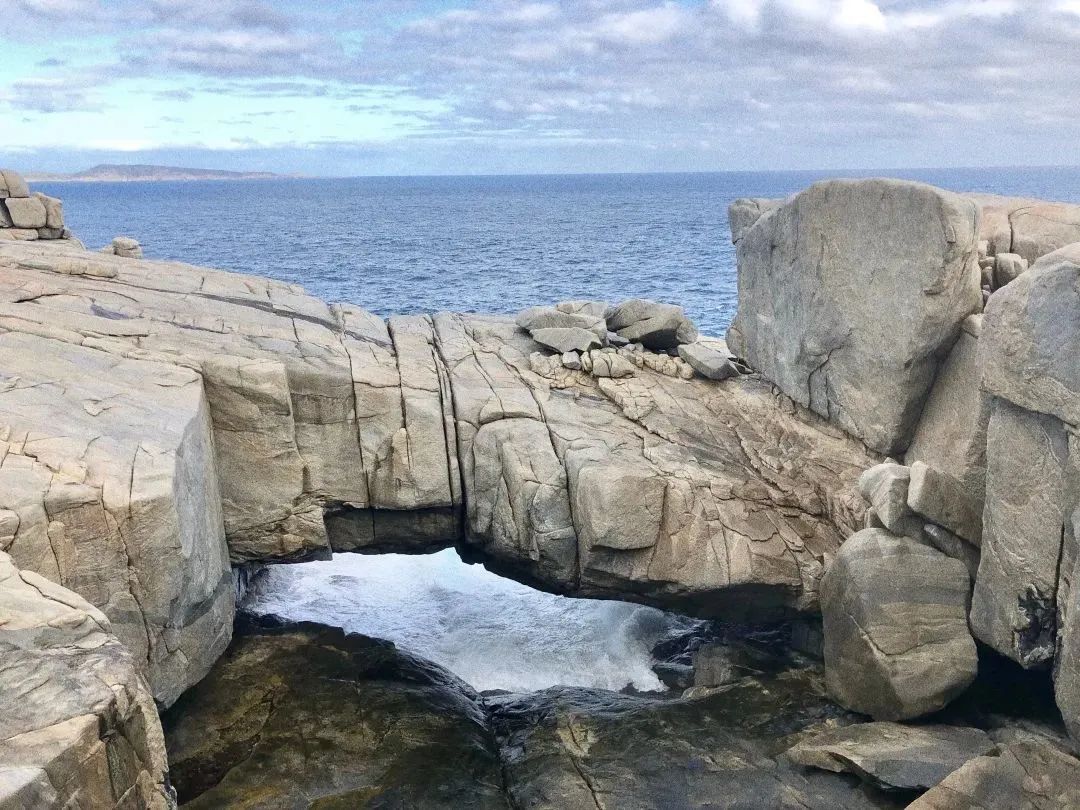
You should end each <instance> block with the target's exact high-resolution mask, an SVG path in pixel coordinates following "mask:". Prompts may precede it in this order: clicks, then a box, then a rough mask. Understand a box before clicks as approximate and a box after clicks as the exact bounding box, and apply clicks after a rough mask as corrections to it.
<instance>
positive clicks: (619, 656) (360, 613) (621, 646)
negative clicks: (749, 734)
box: [244, 549, 695, 691]
mask: <svg viewBox="0 0 1080 810" xmlns="http://www.w3.org/2000/svg"><path fill="white" fill-rule="evenodd" d="M244 606H245V608H247V609H248V610H250V611H252V612H254V613H258V614H267V613H269V614H276V615H278V616H282V617H284V618H288V619H293V620H298V621H302V620H306V621H317V622H322V623H324V624H331V625H335V626H338V627H341V628H343V629H345V630H347V631H350V632H356V633H363V634H366V635H369V636H375V637H377V638H385V639H389V640H391V641H393V642H395V643H396V644H398V645H399V646H401V647H403V648H406V649H408V650H410V651H411V652H414V653H417V654H419V655H422V656H423V657H425V658H428V659H430V660H432V661H434V662H435V663H437V664H441V665H443V666H445V667H447V668H448V669H450V670H451V671H453V672H454V673H455V674H456V675H458V676H459V677H461V678H462V679H463V680H465V681H467V682H468V683H469V684H471V685H472V686H473V687H474V688H476V689H478V690H480V691H484V690H489V689H505V690H509V691H530V690H536V689H545V688H547V687H549V686H555V685H560V684H561V685H566V686H591V687H597V688H602V689H613V690H617V689H622V688H623V687H625V686H627V685H628V684H629V685H632V686H633V687H634V688H636V689H639V690H660V689H663V688H665V687H664V686H663V685H662V684H661V683H660V681H659V680H658V679H657V677H656V675H655V674H654V673H653V672H652V670H651V669H650V665H651V656H650V651H651V649H652V648H653V646H654V645H655V644H656V643H657V642H658V641H660V640H661V639H662V638H664V637H665V636H667V635H668V634H669V633H671V632H673V631H678V630H684V629H689V628H690V627H692V626H693V625H694V624H695V622H694V621H693V620H691V619H687V618H683V617H680V616H676V615H673V614H669V613H664V612H662V611H659V610H656V609H654V608H649V607H644V606H641V605H631V604H626V603H624V602H610V601H600V600H592V599H570V598H567V597H564V596H555V595H553V594H548V593H543V592H540V591H536V590H533V589H531V588H529V587H526V586H525V585H519V584H518V583H516V582H513V581H511V580H508V579H503V578H502V577H498V576H496V575H495V574H492V573H490V572H489V571H487V570H486V569H485V568H483V567H482V566H480V565H467V564H465V563H463V562H462V561H461V560H460V559H459V558H458V556H457V553H456V552H455V551H453V549H447V550H445V551H440V552H438V553H437V554H430V555H424V556H406V555H401V554H382V555H377V556H368V555H360V554H339V555H337V556H336V557H335V558H334V559H333V560H331V561H327V562H313V563H303V564H299V565H289V566H273V567H271V568H268V569H266V570H265V571H264V572H262V573H261V574H260V575H259V576H258V577H257V578H256V580H255V582H254V583H253V586H252V588H251V590H250V591H249V592H248V596H247V599H246V600H245V603H244Z"/></svg>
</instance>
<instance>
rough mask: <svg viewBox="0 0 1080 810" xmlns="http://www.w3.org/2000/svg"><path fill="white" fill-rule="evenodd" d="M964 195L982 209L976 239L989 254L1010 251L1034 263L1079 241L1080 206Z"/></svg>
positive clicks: (993, 254)
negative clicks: (985, 246) (983, 243)
mask: <svg viewBox="0 0 1080 810" xmlns="http://www.w3.org/2000/svg"><path fill="white" fill-rule="evenodd" d="M968 196H969V197H970V198H971V199H972V200H974V201H975V202H976V203H977V204H978V205H979V207H980V208H981V210H982V222H981V225H980V227H979V239H980V240H982V241H985V242H986V244H987V253H988V254H989V255H990V256H998V257H1000V256H1002V255H1004V254H1013V255H1015V256H1019V257H1020V258H1021V259H1023V260H1025V261H1027V262H1029V263H1034V262H1035V261H1036V260H1037V259H1040V258H1042V257H1043V256H1045V255H1046V254H1048V253H1053V252H1054V251H1055V250H1058V249H1059V248H1063V247H1065V246H1066V245H1071V244H1073V243H1074V242H1080V205H1072V204H1069V203H1056V202H1046V201H1044V200H1033V199H1027V198H1023V197H1001V196H997V195H995V194H970V195H968ZM1006 261H1007V262H1008V263H1009V264H1010V265H1013V266H1015V263H1014V262H1013V261H1012V260H1006Z"/></svg>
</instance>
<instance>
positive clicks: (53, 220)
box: [34, 192, 64, 239]
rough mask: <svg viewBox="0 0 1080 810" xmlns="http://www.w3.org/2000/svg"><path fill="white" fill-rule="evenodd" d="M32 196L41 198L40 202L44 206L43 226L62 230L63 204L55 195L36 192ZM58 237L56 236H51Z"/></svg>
mask: <svg viewBox="0 0 1080 810" xmlns="http://www.w3.org/2000/svg"><path fill="white" fill-rule="evenodd" d="M34 197H35V198H36V199H38V200H41V204H42V205H44V206H45V227H46V228H48V229H50V230H54V231H63V230H64V204H63V203H62V202H61V201H60V200H58V199H56V197H50V196H48V195H47V194H42V193H41V192H37V193H35V194H34ZM52 238H53V239H58V238H59V234H57V236H54V237H52Z"/></svg>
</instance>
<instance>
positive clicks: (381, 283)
mask: <svg viewBox="0 0 1080 810" xmlns="http://www.w3.org/2000/svg"><path fill="white" fill-rule="evenodd" d="M860 174H863V175H866V174H887V175H890V176H902V177H907V178H910V179H915V180H922V181H925V182H929V183H933V184H935V185H939V186H942V187H945V188H950V189H953V190H956V191H986V192H993V193H998V194H1015V195H1024V196H1034V197H1040V198H1045V199H1057V200H1065V201H1070V202H1080V168H1067V169H1062V168H1036V169H1029V168H1024V169H927V170H904V171H895V172H876V173H866V172H863V173H857V172H832V173H827V172H742V173H705V174H651V175H572V176H507V177H398V178H353V179H333V180H326V179H282V180H269V181H209V182H208V181H203V182H167V183H86V184H83V183H41V184H35V188H36V189H39V190H42V191H45V192H46V193H48V194H53V195H55V196H58V197H60V198H61V199H63V200H64V212H65V216H66V219H67V222H68V225H69V227H70V228H71V229H72V230H73V231H75V233H76V234H77V235H78V236H80V237H81V238H82V239H83V240H84V241H85V242H86V243H87V245H88V246H91V247H100V246H102V245H104V244H107V243H108V242H109V241H111V239H112V237H113V236H116V235H118V234H124V235H128V236H134V237H135V238H136V239H138V240H139V241H140V242H142V244H143V247H144V250H145V251H146V253H147V255H148V256H149V257H153V258H163V259H177V260H182V261H186V262H191V263H193V264H202V265H209V266H213V267H223V268H226V269H230V270H236V271H239V272H244V273H254V274H258V275H265V276H271V277H273V278H278V279H281V280H284V281H289V282H293V283H297V284H300V285H302V286H304V287H305V288H307V289H308V290H309V291H310V292H312V293H314V294H316V295H319V296H321V297H323V298H326V299H328V300H331V301H348V302H351V303H354V304H358V305H360V306H363V307H366V308H368V309H370V310H372V311H373V312H376V313H378V314H380V315H384V316H386V315H391V314H410V313H417V312H434V311H438V310H443V309H452V310H458V311H462V312H497V313H513V312H516V311H518V310H520V309H522V308H524V307H526V306H531V305H533V304H539V303H553V302H555V301H560V300H564V299H567V298H600V299H607V300H618V299H621V298H631V297H644V298H655V299H658V300H663V301H670V302H673V303H678V304H681V305H683V306H685V307H686V309H687V312H688V314H689V315H690V316H691V317H692V318H693V319H694V320H695V321H696V322H697V323H698V325H699V327H700V328H701V329H702V331H703V332H705V333H706V334H722V333H723V331H724V329H725V328H726V327H727V324H728V322H729V321H730V319H731V317H732V315H734V312H735V256H734V251H733V249H732V246H731V243H730V240H729V238H728V223H727V206H728V204H729V203H730V202H731V201H732V200H734V199H736V198H738V197H779V196H786V195H788V194H792V193H794V192H796V191H798V190H799V189H801V188H804V187H805V186H807V185H808V184H810V183H812V182H813V181H815V180H818V179H821V178H823V177H831V176H857V175H860Z"/></svg>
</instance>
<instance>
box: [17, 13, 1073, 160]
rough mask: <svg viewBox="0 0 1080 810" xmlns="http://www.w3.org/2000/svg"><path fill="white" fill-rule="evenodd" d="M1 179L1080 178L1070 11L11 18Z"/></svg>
mask: <svg viewBox="0 0 1080 810" xmlns="http://www.w3.org/2000/svg"><path fill="white" fill-rule="evenodd" d="M2 3H3V14H2V15H0V16H2V17H3V24H2V25H0V52H2V53H3V59H0V165H5V164H6V165H10V166H15V167H18V168H20V169H22V170H24V171H74V170H79V169H83V168H86V167H88V166H91V165H93V164H96V163H100V162H120V163H160V164H167V165H177V166H196V167H207V168H222V169H233V170H265V171H275V172H282V173H293V172H295V173H302V174H308V175H333V176H354V175H381V174H390V175H397V174H502V173H547V172H617V171H716V170H733V171H739V170H748V171H753V170H762V169H877V168H882V169H884V168H912V167H952V166H1002V165H1076V164H1080V0H566V1H565V2H556V1H555V0H550V1H548V0H539V1H533V0H419V1H418V2H404V0H356V1H355V2H348V1H347V0H325V2H313V1H312V0H308V1H307V2H304V1H303V0H290V2H268V1H267V0H2Z"/></svg>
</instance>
